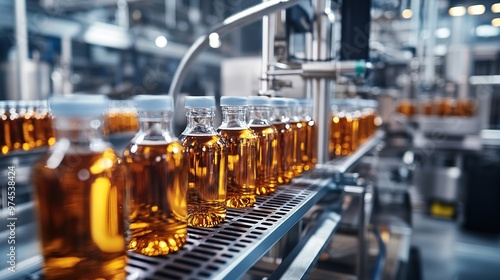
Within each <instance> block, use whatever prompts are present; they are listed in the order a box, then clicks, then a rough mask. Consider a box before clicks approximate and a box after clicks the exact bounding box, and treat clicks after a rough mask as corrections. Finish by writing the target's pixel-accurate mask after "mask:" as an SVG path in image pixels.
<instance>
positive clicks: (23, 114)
mask: <svg viewBox="0 0 500 280" xmlns="http://www.w3.org/2000/svg"><path fill="white" fill-rule="evenodd" d="M18 113H19V117H20V118H21V119H22V134H23V140H24V141H23V144H22V146H21V148H22V149H23V150H25V151H28V150H31V149H33V148H35V106H34V103H33V102H32V101H24V100H21V101H19V102H18Z"/></svg>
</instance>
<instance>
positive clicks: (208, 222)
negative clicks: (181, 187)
mask: <svg viewBox="0 0 500 280" xmlns="http://www.w3.org/2000/svg"><path fill="white" fill-rule="evenodd" d="M179 141H180V142H181V144H182V147H183V152H184V157H186V158H187V160H188V202H187V203H188V205H187V208H188V225H189V226H195V227H214V226H216V225H218V224H220V223H221V222H223V221H224V220H225V219H226V201H225V200H226V186H227V175H226V160H227V159H226V151H225V147H224V142H223V140H222V138H221V137H220V136H219V135H184V134H181V135H180V136H179Z"/></svg>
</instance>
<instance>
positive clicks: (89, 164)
mask: <svg viewBox="0 0 500 280" xmlns="http://www.w3.org/2000/svg"><path fill="white" fill-rule="evenodd" d="M118 161H119V160H118V158H117V156H116V155H115V153H114V151H113V150H112V149H106V150H105V151H104V152H99V153H97V152H91V153H85V154H83V153H74V154H71V153H70V154H65V155H64V156H62V157H61V155H59V154H57V153H54V154H51V155H49V156H48V157H47V158H46V159H45V160H42V161H41V162H39V163H37V164H36V166H35V170H34V184H35V197H36V203H37V213H38V218H39V231H40V237H41V238H40V241H41V246H42V254H43V256H44V259H45V261H44V279H82V280H83V279H113V280H115V279H125V270H124V267H125V264H126V251H125V238H124V216H123V215H124V213H123V207H122V201H123V199H124V197H123V195H124V191H125V190H124V187H125V171H124V170H123V166H122V165H119V164H118Z"/></svg>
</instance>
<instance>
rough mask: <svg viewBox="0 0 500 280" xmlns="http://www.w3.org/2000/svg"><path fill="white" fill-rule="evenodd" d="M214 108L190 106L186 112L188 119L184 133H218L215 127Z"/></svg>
mask: <svg viewBox="0 0 500 280" xmlns="http://www.w3.org/2000/svg"><path fill="white" fill-rule="evenodd" d="M214 115H215V112H214V109H209V108H190V109H188V110H187V112H186V116H187V119H188V122H187V126H186V129H185V130H184V132H183V134H216V133H217V132H216V131H215V128H214Z"/></svg>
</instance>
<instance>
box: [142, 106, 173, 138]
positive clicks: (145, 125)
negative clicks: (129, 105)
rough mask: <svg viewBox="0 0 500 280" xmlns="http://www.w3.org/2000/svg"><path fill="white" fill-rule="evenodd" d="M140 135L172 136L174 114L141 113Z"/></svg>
mask: <svg viewBox="0 0 500 280" xmlns="http://www.w3.org/2000/svg"><path fill="white" fill-rule="evenodd" d="M138 119H139V133H146V134H148V135H163V134H165V133H167V134H169V135H171V134H172V126H171V125H172V124H171V119H172V112H168V111H167V112H148V111H145V112H139V114H138Z"/></svg>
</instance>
